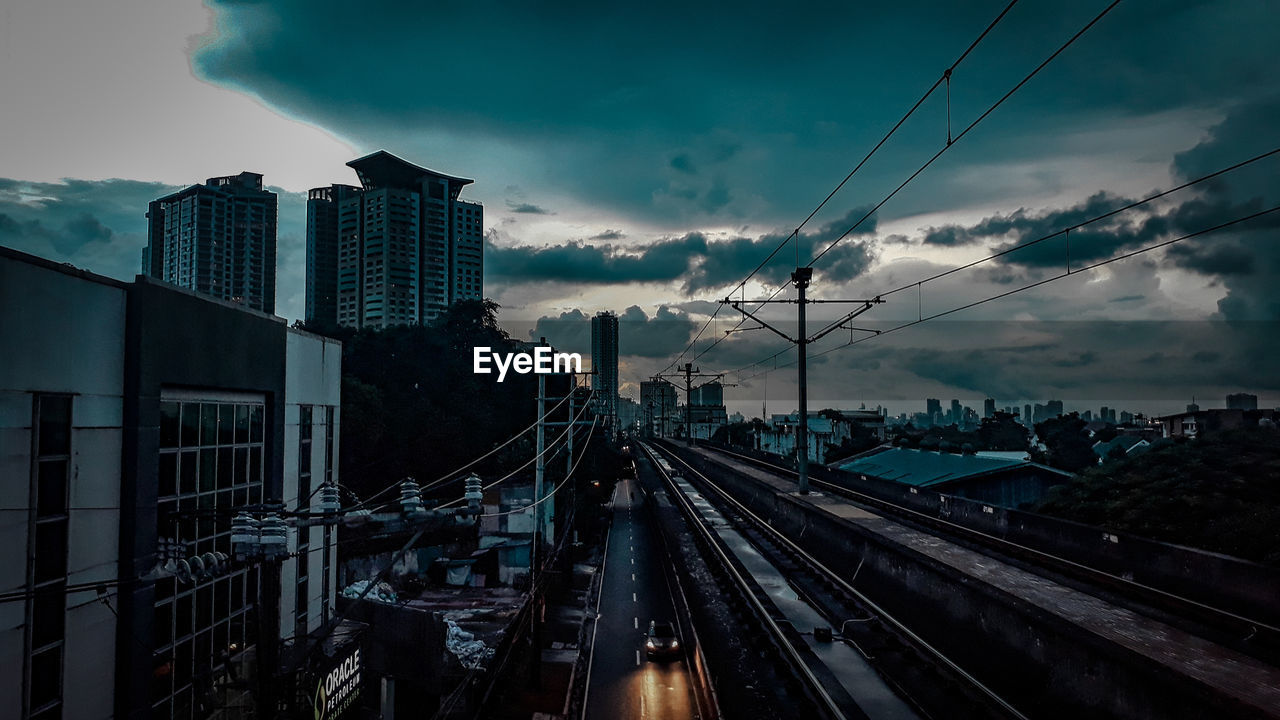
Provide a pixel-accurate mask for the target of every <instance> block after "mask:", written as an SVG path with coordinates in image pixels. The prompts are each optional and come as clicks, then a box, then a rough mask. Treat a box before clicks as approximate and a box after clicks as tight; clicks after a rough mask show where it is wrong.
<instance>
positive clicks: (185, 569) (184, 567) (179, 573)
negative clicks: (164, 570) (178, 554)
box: [173, 560, 191, 585]
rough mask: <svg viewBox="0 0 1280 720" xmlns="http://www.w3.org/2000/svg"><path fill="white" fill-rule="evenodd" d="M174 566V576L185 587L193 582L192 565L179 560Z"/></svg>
mask: <svg viewBox="0 0 1280 720" xmlns="http://www.w3.org/2000/svg"><path fill="white" fill-rule="evenodd" d="M174 565H175V567H174V570H173V576H174V577H175V578H177V579H178V582H180V583H182V584H184V585H185V584H187V583H189V582H191V563H189V562H187V561H186V560H179V561H178V562H176V563H174Z"/></svg>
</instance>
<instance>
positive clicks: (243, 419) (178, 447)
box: [152, 399, 266, 720]
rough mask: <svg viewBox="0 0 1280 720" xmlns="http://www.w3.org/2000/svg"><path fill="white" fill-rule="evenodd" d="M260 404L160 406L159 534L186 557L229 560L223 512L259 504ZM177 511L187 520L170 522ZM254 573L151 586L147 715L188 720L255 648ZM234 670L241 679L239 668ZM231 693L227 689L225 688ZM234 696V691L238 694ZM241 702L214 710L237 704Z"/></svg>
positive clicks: (244, 569) (164, 403)
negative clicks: (230, 667) (213, 555)
mask: <svg viewBox="0 0 1280 720" xmlns="http://www.w3.org/2000/svg"><path fill="white" fill-rule="evenodd" d="M265 415H266V413H265V405H264V403H263V402H262V401H260V400H257V401H255V400H247V401H246V400H241V401H230V400H226V401H223V400H205V399H198V400H186V399H182V400H170V399H164V400H163V401H162V402H161V403H160V455H159V465H158V478H157V480H158V492H157V506H158V515H159V517H158V520H159V534H160V535H161V536H162V537H169V538H172V539H174V540H176V541H178V542H179V543H181V545H182V548H183V551H182V552H183V555H184V556H190V555H197V554H203V553H206V552H212V551H218V552H224V553H227V554H228V555H230V554H231V532H230V531H231V525H230V517H231V513H228V512H225V511H226V510H227V509H228V508H234V507H237V506H242V505H251V504H257V503H260V502H262V482H263V481H262V479H263V475H264V473H263V470H264V468H263V463H264V457H265V454H266V453H265V452H264V437H265V435H266V432H265V429H264V423H265ZM175 512H185V513H191V514H190V515H182V516H181V518H180V519H178V518H175V516H174V513H175ZM256 579H257V570H256V569H255V568H252V567H244V566H238V567H236V568H235V569H234V570H232V571H231V573H229V574H228V575H224V576H222V577H219V578H213V579H207V580H202V581H196V582H193V583H187V584H182V583H178V582H176V581H175V580H173V579H166V580H161V581H159V582H157V583H156V604H155V610H154V615H153V617H154V622H155V626H154V636H153V637H154V647H155V651H154V656H153V665H154V670H155V672H153V681H152V708H153V713H154V714H155V715H157V716H159V717H173V718H183V719H184V720H190V719H191V718H192V714H193V712H194V713H195V715H196V716H197V717H202V716H203V713H201V712H200V711H199V704H200V699H201V698H204V697H207V696H208V695H209V693H210V692H217V690H216V689H215V685H217V684H219V683H221V682H223V680H224V679H225V678H226V677H227V664H228V663H238V662H241V661H242V660H243V659H244V657H245V656H244V653H245V649H246V646H247V645H248V644H249V643H251V642H253V640H254V637H253V633H252V631H251V630H250V631H249V632H248V633H246V628H253V627H254V625H253V622H252V621H250V620H248V619H247V618H251V617H252V614H253V613H254V612H255V611H256V608H255V605H254V596H253V594H252V593H250V594H248V595H246V588H247V587H256ZM237 672H243V668H241V669H238V670H237ZM227 692H233V691H230V690H229V691H227ZM234 692H240V691H238V690H236V691H234ZM240 702H241V700H240V699H238V698H231V697H228V698H227V699H226V701H225V702H224V701H223V700H222V699H219V700H218V701H216V702H215V704H225V705H235V704H239V703H240Z"/></svg>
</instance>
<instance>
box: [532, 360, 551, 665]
mask: <svg viewBox="0 0 1280 720" xmlns="http://www.w3.org/2000/svg"><path fill="white" fill-rule="evenodd" d="M546 343H547V339H546V338H542V339H541V341H540V344H542V345H545V344H546ZM546 416H547V376H546V375H543V374H542V373H539V374H538V439H537V449H536V450H535V452H536V453H537V454H536V455H535V456H534V457H535V458H536V460H535V462H534V470H533V544H532V546H531V547H530V548H529V625H530V627H529V638H530V640H531V641H532V645H533V659H532V662H530V663H529V681H530V683H532V685H533V686H534V687H539V686H540V685H541V684H542V617H541V614H542V598H541V594H540V593H539V592H538V574H539V573H538V571H539V569H540V566H541V564H542V537H543V527H542V518H543V511H544V508H543V507H542V491H543V487H542V485H543V479H544V477H545V475H546V472H547V462H546V457H545V455H544V452H545V450H546V424H547V417H546Z"/></svg>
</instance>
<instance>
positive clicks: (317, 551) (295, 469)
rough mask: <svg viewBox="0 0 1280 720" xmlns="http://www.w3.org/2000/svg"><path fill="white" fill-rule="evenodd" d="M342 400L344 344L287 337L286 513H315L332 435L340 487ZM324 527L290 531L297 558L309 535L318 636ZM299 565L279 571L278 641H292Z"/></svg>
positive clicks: (302, 335)
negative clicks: (304, 467)
mask: <svg viewBox="0 0 1280 720" xmlns="http://www.w3.org/2000/svg"><path fill="white" fill-rule="evenodd" d="M341 395H342V343H340V342H338V341H337V340H332V339H330V338H326V337H323V336H320V335H313V334H311V333H307V332H303V331H301V330H295V329H293V328H290V329H289V330H288V332H287V334H286V336H285V388H284V397H285V411H284V481H283V485H282V491H281V494H282V496H283V499H284V505H285V507H286V508H288V509H290V510H292V509H297V508H300V507H302V505H303V504H304V503H306V504H307V505H308V506H310V507H311V508H312V509H313V510H314V506H315V503H316V502H318V500H319V493H318V492H315V490H316V488H318V487H319V486H320V484H321V483H322V482H324V479H325V469H326V465H325V460H326V458H325V442H326V440H327V436H328V435H329V434H332V435H333V458H332V471H333V472H332V478H333V481H334V482H335V483H336V482H341V481H340V479H339V476H338V458H339V448H340V444H339V442H338V437H339V428H340V426H341V415H342V412H341V408H340V404H341ZM302 405H310V406H312V414H311V418H312V420H311V425H312V432H311V490H312V491H313V494H312V496H311V497H310V498H307V497H299V493H298V480H299V457H298V453H299V450H300V448H301V446H300V444H299V435H300V428H299V424H298V423H299V417H300V409H299V408H300V406H302ZM326 407H332V408H333V409H334V413H333V425H332V426H331V427H330V426H327V425H326V424H325V408H326ZM324 530H325V528H324V526H321V525H316V526H312V527H310V528H297V529H290V531H289V551H290V552H296V551H297V548H298V539H299V536H300V534H301V533H307V534H308V535H307V537H308V543H309V547H310V548H311V551H310V552H309V553H308V559H307V568H308V574H307V577H308V581H307V603H306V607H307V615H308V617H307V620H308V623H307V630H308V631H315V630H317V629H319V628H320V627H321V626H322V625H323V624H324V622H325V618H323V617H322V616H321V613H320V608H321V606H322V601H323V599H324V595H323V593H324V587H325V586H324V583H323V582H322V578H321V575H320V574H319V573H320V572H321V569H322V568H323V567H324V562H323V560H324V535H325V532H324ZM338 535H339V528H338V527H336V526H335V527H332V528H331V529H330V533H329V538H330V540H329V542H330V551H329V552H330V560H329V598H328V600H329V603H328V607H329V611H330V613H332V611H333V608H334V599H335V597H336V593H337V590H338V589H339V588H338V587H337V584H338V554H337V542H338ZM297 577H298V561H297V560H296V559H295V558H290V559H288V560H286V561H285V562H284V564H283V566H282V567H281V569H280V587H281V591H280V636H281V637H282V638H286V637H290V636H292V635H293V634H294V626H295V615H294V610H295V608H296V607H297V597H296V596H297V587H298V586H297Z"/></svg>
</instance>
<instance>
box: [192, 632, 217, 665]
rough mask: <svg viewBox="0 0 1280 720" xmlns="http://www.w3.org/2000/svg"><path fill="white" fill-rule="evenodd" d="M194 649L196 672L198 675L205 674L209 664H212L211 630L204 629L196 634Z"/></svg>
mask: <svg viewBox="0 0 1280 720" xmlns="http://www.w3.org/2000/svg"><path fill="white" fill-rule="evenodd" d="M192 650H193V651H194V653H195V654H194V659H195V663H196V674H197V675H198V676H207V675H208V673H209V666H210V665H212V664H213V658H212V657H211V655H212V653H213V631H212V630H206V631H204V632H202V633H199V634H198V635H196V642H195V646H194V647H193V648H192Z"/></svg>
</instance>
